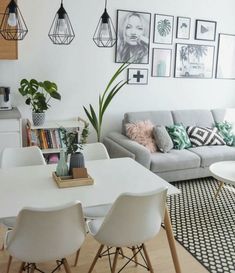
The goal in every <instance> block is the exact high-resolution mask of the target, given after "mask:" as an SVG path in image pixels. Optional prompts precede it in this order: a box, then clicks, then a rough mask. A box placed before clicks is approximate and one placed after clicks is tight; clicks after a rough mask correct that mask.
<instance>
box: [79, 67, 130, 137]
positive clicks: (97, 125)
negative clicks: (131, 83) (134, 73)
mask: <svg viewBox="0 0 235 273" xmlns="http://www.w3.org/2000/svg"><path fill="white" fill-rule="evenodd" d="M128 66H129V64H127V63H124V64H122V65H121V66H120V67H119V68H118V70H117V71H116V72H115V73H114V75H113V76H112V78H111V80H110V81H109V83H108V84H107V86H106V88H105V91H104V92H103V94H102V95H99V110H98V113H97V114H96V112H95V110H94V108H93V106H92V105H91V104H90V105H89V106H90V109H88V108H86V107H84V106H83V109H84V111H85V113H86V115H87V117H88V119H89V121H90V123H91V125H92V126H93V128H94V129H95V131H96V135H97V141H98V142H100V139H101V129H102V123H103V117H104V113H105V111H106V110H107V108H108V106H109V104H110V102H111V101H112V99H113V98H114V97H115V95H116V94H117V93H118V92H119V91H120V90H121V88H122V87H123V86H124V85H125V84H126V83H127V81H124V82H123V81H119V82H118V83H117V84H115V85H114V86H113V87H112V84H113V83H114V81H115V80H116V79H117V77H118V76H119V75H120V74H121V73H122V72H123V70H125V69H126V68H127V67H128Z"/></svg>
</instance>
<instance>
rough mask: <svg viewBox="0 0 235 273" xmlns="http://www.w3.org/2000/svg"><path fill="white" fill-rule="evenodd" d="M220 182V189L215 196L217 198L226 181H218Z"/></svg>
mask: <svg viewBox="0 0 235 273" xmlns="http://www.w3.org/2000/svg"><path fill="white" fill-rule="evenodd" d="M218 182H220V184H219V188H218V190H217V191H216V194H215V198H217V196H218V195H219V193H220V191H221V189H222V188H223V186H224V182H223V181H218Z"/></svg>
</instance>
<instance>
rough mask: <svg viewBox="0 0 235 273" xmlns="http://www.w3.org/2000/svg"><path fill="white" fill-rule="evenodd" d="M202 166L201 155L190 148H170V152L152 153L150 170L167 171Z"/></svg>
mask: <svg viewBox="0 0 235 273" xmlns="http://www.w3.org/2000/svg"><path fill="white" fill-rule="evenodd" d="M199 167H200V157H199V156H198V155H196V154H195V153H192V152H190V151H188V150H170V152H169V153H165V154H163V153H160V152H157V153H153V154H151V165H150V170H151V171H153V172H167V171H176V170H184V169H192V168H199Z"/></svg>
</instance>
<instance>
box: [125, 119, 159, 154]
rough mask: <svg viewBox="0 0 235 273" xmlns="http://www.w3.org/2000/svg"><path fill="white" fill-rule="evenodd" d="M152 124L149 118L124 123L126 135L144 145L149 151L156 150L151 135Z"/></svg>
mask: <svg viewBox="0 0 235 273" xmlns="http://www.w3.org/2000/svg"><path fill="white" fill-rule="evenodd" d="M153 128H154V126H153V124H152V122H151V121H150V120H144V121H137V122H136V123H127V124H126V135H127V136H128V137H129V138H130V139H132V140H134V141H136V142H138V143H139V144H141V145H143V146H144V147H146V148H147V149H148V150H149V151H150V152H151V153H154V152H156V151H157V147H156V144H155V141H154V137H153Z"/></svg>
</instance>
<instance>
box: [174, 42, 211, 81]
mask: <svg viewBox="0 0 235 273" xmlns="http://www.w3.org/2000/svg"><path fill="white" fill-rule="evenodd" d="M214 50H215V47H214V46H208V45H198V44H176V49H175V73H174V74H175V77H176V78H198V79H210V78H212V77H213V64H214Z"/></svg>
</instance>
